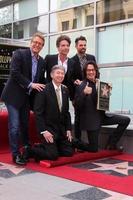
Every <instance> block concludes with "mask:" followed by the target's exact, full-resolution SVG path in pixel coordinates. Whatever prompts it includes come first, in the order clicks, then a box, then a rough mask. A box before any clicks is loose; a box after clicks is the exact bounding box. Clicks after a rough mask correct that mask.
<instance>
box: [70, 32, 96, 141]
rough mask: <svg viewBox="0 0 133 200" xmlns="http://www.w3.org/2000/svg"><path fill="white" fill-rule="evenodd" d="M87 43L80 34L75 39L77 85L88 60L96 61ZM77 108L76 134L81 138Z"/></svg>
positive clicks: (74, 58)
mask: <svg viewBox="0 0 133 200" xmlns="http://www.w3.org/2000/svg"><path fill="white" fill-rule="evenodd" d="M86 44H87V40H86V38H85V37H84V36H80V37H78V38H76V39H75V47H76V49H77V53H76V55H75V56H73V57H72V60H73V61H74V62H75V67H74V68H73V75H72V77H73V79H74V80H75V82H74V83H75V85H80V84H81V82H82V80H83V78H84V77H83V68H84V66H85V64H86V63H87V61H91V60H93V61H94V62H96V59H95V56H93V55H91V54H87V53H86ZM74 108H75V123H74V134H75V138H76V139H78V140H81V131H80V127H79V124H80V113H79V112H78V109H77V108H76V106H74Z"/></svg>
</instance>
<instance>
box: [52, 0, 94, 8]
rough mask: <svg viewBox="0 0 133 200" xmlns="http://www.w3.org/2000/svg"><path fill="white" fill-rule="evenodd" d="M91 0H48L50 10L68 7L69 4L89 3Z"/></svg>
mask: <svg viewBox="0 0 133 200" xmlns="http://www.w3.org/2000/svg"><path fill="white" fill-rule="evenodd" d="M89 1H91V0H50V10H57V9H62V8H68V7H70V6H75V5H80V4H82V3H89Z"/></svg>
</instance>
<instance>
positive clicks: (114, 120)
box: [102, 115, 130, 145]
mask: <svg viewBox="0 0 133 200" xmlns="http://www.w3.org/2000/svg"><path fill="white" fill-rule="evenodd" d="M129 123H130V118H129V117H127V116H122V115H112V116H106V115H105V117H104V118H103V119H102V125H117V128H116V129H115V130H114V132H112V133H111V135H110V136H109V139H108V142H107V145H116V144H117V142H118V141H119V140H120V138H121V137H122V135H123V134H124V131H125V130H126V128H127V126H128V125H129Z"/></svg>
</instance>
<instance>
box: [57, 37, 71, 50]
mask: <svg viewBox="0 0 133 200" xmlns="http://www.w3.org/2000/svg"><path fill="white" fill-rule="evenodd" d="M63 40H66V41H67V42H68V43H69V46H70V44H71V39H70V37H68V36H67V35H61V36H59V37H58V38H57V40H56V47H59V46H60V42H61V41H63Z"/></svg>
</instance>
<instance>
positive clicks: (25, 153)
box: [22, 146, 35, 162]
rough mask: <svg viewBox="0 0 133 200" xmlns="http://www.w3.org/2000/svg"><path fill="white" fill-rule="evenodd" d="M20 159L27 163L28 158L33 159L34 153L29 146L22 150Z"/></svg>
mask: <svg viewBox="0 0 133 200" xmlns="http://www.w3.org/2000/svg"><path fill="white" fill-rule="evenodd" d="M22 157H23V159H24V160H25V162H28V161H29V159H30V158H34V157H35V155H34V151H33V148H32V147H31V146H26V147H24V149H23V153H22Z"/></svg>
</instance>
